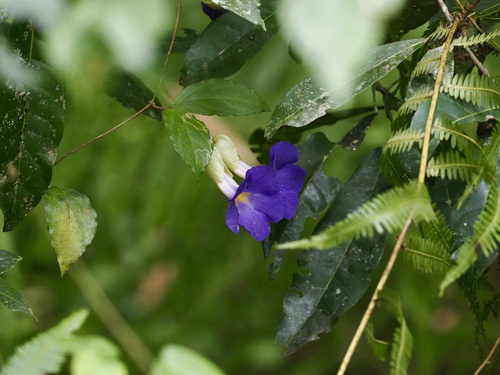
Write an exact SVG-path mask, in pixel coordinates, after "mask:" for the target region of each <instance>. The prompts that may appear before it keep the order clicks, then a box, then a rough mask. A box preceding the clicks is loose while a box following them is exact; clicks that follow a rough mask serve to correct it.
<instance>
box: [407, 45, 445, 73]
mask: <svg viewBox="0 0 500 375" xmlns="http://www.w3.org/2000/svg"><path fill="white" fill-rule="evenodd" d="M442 53H443V46H441V47H438V48H434V49H431V50H430V51H428V52H427V53H426V54H425V55H424V57H422V59H421V60H420V61H419V62H418V63H417V65H416V66H415V69H413V72H412V73H411V78H412V79H413V78H415V77H417V76H420V75H422V74H430V73H432V72H434V71H437V69H438V67H439V61H440V60H441V54H442Z"/></svg>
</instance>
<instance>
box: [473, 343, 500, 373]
mask: <svg viewBox="0 0 500 375" xmlns="http://www.w3.org/2000/svg"><path fill="white" fill-rule="evenodd" d="M498 344H500V337H498V339H497V341H496V342H495V345H493V348H491V350H490V352H489V354H488V356H487V357H486V358H485V360H484V361H483V363H481V366H479V368H478V369H477V370H476V372H475V373H474V375H478V374H479V373H480V372H481V370H482V369H483V368H484V367H485V366H486V365H487V364H488V363H489V362H490V359H491V356H492V355H493V353H494V352H495V350H496V349H497V346H498Z"/></svg>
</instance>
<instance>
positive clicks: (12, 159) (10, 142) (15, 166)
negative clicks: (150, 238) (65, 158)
mask: <svg viewBox="0 0 500 375" xmlns="http://www.w3.org/2000/svg"><path fill="white" fill-rule="evenodd" d="M9 42H10V45H11V48H12V50H15V51H17V52H18V63H19V64H20V65H21V66H22V67H23V68H24V69H26V70H28V71H30V72H34V73H36V74H34V77H35V79H34V80H33V81H32V82H31V83H30V84H29V85H28V84H26V83H21V82H13V81H9V82H0V208H1V209H2V211H3V213H4V217H5V221H4V227H3V230H4V231H9V230H12V229H13V228H14V227H15V226H16V225H18V224H19V223H20V222H21V221H23V220H24V218H25V217H26V216H27V215H28V213H29V212H31V210H33V209H34V208H35V207H36V205H37V204H38V202H40V200H41V198H42V197H43V194H44V193H45V191H46V189H47V187H48V186H49V183H50V180H51V178H52V167H53V165H54V162H55V160H56V154H57V146H58V144H59V142H60V140H61V137H62V132H63V121H64V91H63V89H62V85H61V84H60V83H59V82H58V81H57V79H56V77H55V74H54V72H53V71H52V69H51V68H50V67H49V66H48V65H46V64H45V63H43V62H42V61H41V60H40V55H39V51H38V44H39V41H38V39H37V30H36V28H35V26H34V24H33V23H32V22H23V23H14V24H13V25H12V27H11V30H10V33H9Z"/></svg>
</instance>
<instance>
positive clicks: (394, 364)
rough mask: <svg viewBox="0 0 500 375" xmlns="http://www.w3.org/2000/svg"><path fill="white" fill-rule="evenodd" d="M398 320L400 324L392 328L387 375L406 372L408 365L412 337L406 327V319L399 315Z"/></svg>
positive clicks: (397, 374)
mask: <svg viewBox="0 0 500 375" xmlns="http://www.w3.org/2000/svg"><path fill="white" fill-rule="evenodd" d="M398 320H399V322H400V326H399V327H397V328H396V329H395V330H394V337H393V340H392V349H391V362H390V366H391V369H390V372H389V375H405V374H408V366H409V365H410V358H411V351H412V349H413V337H412V335H411V333H410V330H409V329H408V325H407V324H406V320H405V319H404V318H403V317H400V318H399V319H398Z"/></svg>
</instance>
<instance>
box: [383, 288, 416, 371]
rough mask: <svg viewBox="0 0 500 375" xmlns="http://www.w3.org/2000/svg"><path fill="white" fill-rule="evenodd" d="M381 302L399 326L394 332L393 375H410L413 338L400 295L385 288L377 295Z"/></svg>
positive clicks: (392, 347) (392, 346)
mask: <svg viewBox="0 0 500 375" xmlns="http://www.w3.org/2000/svg"><path fill="white" fill-rule="evenodd" d="M377 300H378V301H379V302H385V303H384V307H385V308H387V310H388V311H389V312H390V313H391V314H392V315H394V316H395V317H396V319H397V321H398V323H399V326H398V327H396V329H395V330H394V335H393V340H392V345H391V361H390V372H389V374H391V375H400V374H402V375H405V374H407V373H408V366H409V363H410V358H411V351H412V349H413V337H412V335H411V333H410V330H409V329H408V325H407V324H406V320H405V317H404V314H403V304H402V303H401V297H400V296H399V294H398V293H396V292H395V291H394V290H392V289H390V288H387V287H386V288H384V289H383V290H381V291H380V292H379V293H378V295H377Z"/></svg>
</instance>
